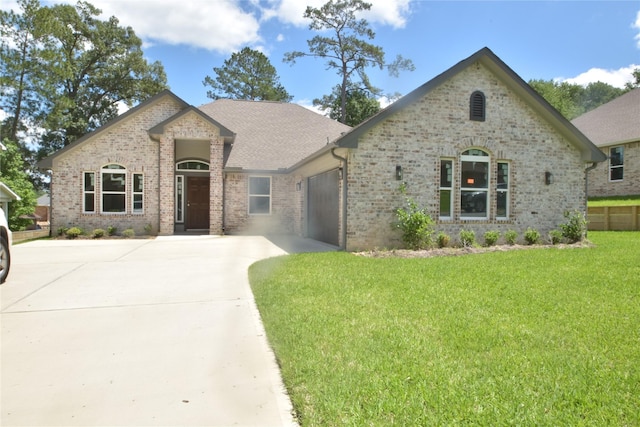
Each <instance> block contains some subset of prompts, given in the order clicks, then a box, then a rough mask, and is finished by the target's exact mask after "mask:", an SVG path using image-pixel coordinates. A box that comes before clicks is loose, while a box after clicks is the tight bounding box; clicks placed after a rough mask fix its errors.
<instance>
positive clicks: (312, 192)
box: [40, 48, 605, 250]
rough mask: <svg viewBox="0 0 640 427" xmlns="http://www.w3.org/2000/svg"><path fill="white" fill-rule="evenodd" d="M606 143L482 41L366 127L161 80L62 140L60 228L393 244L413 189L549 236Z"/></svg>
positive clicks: (55, 180) (504, 226) (459, 218)
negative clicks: (96, 124) (598, 142)
mask: <svg viewBox="0 0 640 427" xmlns="http://www.w3.org/2000/svg"><path fill="white" fill-rule="evenodd" d="M604 160H605V156H604V155H603V154H602V153H601V152H600V150H598V149H597V147H596V146H595V145H593V144H592V143H591V142H590V141H589V140H588V139H587V138H586V137H585V136H584V135H583V134H582V133H580V132H579V131H578V130H577V129H576V128H575V127H574V126H573V125H571V124H570V123H569V122H568V121H567V120H565V119H564V118H563V117H562V116H561V115H560V114H559V113H558V112H557V111H556V110H554V109H553V108H552V107H551V106H550V105H549V104H548V103H547V102H546V101H544V100H543V99H542V98H541V97H540V96H539V95H537V94H536V93H535V92H534V91H533V90H532V89H531V88H530V87H529V86H528V85H527V84H526V82H524V81H523V80H522V79H521V78H520V77H518V76H517V75H516V74H515V73H514V72H513V71H512V70H511V69H510V68H509V67H508V66H506V65H505V64H504V63H503V62H502V61H501V60H500V59H499V58H498V57H497V56H495V54H493V52H491V51H490V50H489V49H487V48H485V49H482V50H480V51H478V52H477V53H475V54H474V55H472V56H471V57H469V58H467V59H465V60H464V61H462V62H460V63H458V64H457V65H455V66H454V67H452V68H451V69H449V70H447V71H446V72H444V73H443V74H441V75H439V76H437V77H436V78H434V79H433V80H431V81H429V82H427V83H426V84H424V85H423V86H421V87H419V88H417V89H416V90H414V91H413V92H411V93H410V94H408V95H406V96H405V97H403V98H402V99H400V100H399V101H397V102H396V103H394V104H392V105H391V106H389V107H387V108H386V109H385V110H383V111H381V112H380V113H378V114H377V115H375V116H373V117H372V118H370V119H369V120H367V121H366V122H364V123H363V124H361V125H360V126H358V127H356V128H353V129H351V128H349V127H347V126H344V125H342V124H340V123H337V122H335V121H333V120H330V119H328V118H326V117H323V116H320V115H318V114H316V113H313V112H311V111H309V110H306V109H304V108H302V107H300V106H297V105H293V104H284V103H275V102H253V101H237V100H217V101H214V102H212V103H210V104H207V105H204V106H202V107H200V108H195V107H192V106H189V105H188V104H186V103H185V102H184V101H182V100H181V99H179V98H178V97H176V96H175V95H173V94H172V93H171V92H168V91H165V92H162V93H160V94H158V95H157V96H155V97H153V98H152V99H150V100H148V101H147V102H144V103H142V104H140V105H139V106H137V107H135V108H133V109H132V110H129V111H128V112H127V113H125V114H123V115H122V116H120V117H118V118H117V119H115V120H114V121H113V122H111V123H109V124H107V125H105V126H103V127H102V128H100V129H98V130H96V131H95V132H93V133H91V134H89V135H87V136H85V137H83V138H82V139H80V140H78V141H76V142H75V143H73V144H71V145H69V146H67V147H65V148H64V149H62V150H60V151H58V152H57V153H54V154H53V155H52V156H50V157H48V158H47V159H45V160H43V161H42V162H41V163H40V166H41V167H42V168H46V169H50V170H52V177H51V207H52V210H51V222H52V228H53V229H56V228H57V227H61V226H67V227H68V226H74V225H75V226H80V227H82V228H85V229H88V230H90V229H92V228H98V227H100V228H106V227H107V226H115V227H117V228H118V229H120V230H122V229H124V228H134V229H136V230H137V231H141V230H142V229H143V228H144V227H145V225H147V224H149V225H151V227H152V228H153V230H154V231H158V232H159V233H160V234H173V233H180V232H184V231H189V230H200V231H202V232H206V233H210V234H220V233H222V232H225V233H240V232H244V233H264V234H269V233H283V232H284V233H295V234H299V235H303V236H307V237H311V238H314V239H317V240H321V241H324V242H328V243H331V244H334V245H337V246H340V247H342V248H344V249H347V250H360V249H372V248H375V247H380V248H382V247H396V246H400V245H401V241H400V235H399V233H398V231H397V230H394V229H393V228H392V226H391V224H392V222H393V221H394V220H395V216H394V210H395V209H396V208H397V207H400V206H401V205H402V204H403V203H404V199H403V196H402V195H401V193H400V192H399V186H400V184H401V183H402V182H404V183H406V187H407V190H408V194H409V195H410V196H411V197H413V198H414V199H416V201H417V202H418V203H419V204H420V205H422V206H426V208H427V210H428V212H429V213H430V214H431V215H432V217H433V218H434V219H435V220H436V228H437V229H438V230H439V231H444V232H447V233H448V234H450V235H451V236H453V237H454V238H457V236H458V233H459V231H460V230H461V229H468V230H474V231H475V232H476V234H477V235H479V236H481V235H482V233H483V232H484V231H487V230H500V231H506V230H508V229H514V230H516V231H518V232H519V233H521V234H522V233H524V231H525V230H526V229H527V228H529V227H531V228H535V229H537V230H538V231H540V232H541V233H543V235H546V233H547V232H548V231H550V230H552V229H555V228H557V227H558V225H559V224H560V223H562V222H563V221H564V220H565V218H564V213H565V212H566V211H570V210H575V209H577V210H580V211H584V210H585V208H586V196H585V185H586V179H585V176H586V172H585V169H586V167H587V166H590V165H591V164H593V163H594V162H600V161H604Z"/></svg>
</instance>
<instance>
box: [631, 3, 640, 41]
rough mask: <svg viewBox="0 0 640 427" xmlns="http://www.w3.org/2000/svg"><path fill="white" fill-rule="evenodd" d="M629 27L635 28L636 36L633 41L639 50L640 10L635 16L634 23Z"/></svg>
mask: <svg viewBox="0 0 640 427" xmlns="http://www.w3.org/2000/svg"><path fill="white" fill-rule="evenodd" d="M631 27H632V28H635V29H636V30H638V34H636V36H635V40H636V43H637V46H638V49H640V10H639V11H638V14H637V15H636V22H634V23H633V24H631Z"/></svg>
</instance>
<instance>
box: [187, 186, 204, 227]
mask: <svg viewBox="0 0 640 427" xmlns="http://www.w3.org/2000/svg"><path fill="white" fill-rule="evenodd" d="M186 213H187V223H186V229H187V230H193V229H201V230H202V229H208V228H209V177H208V176H206V177H201V176H189V177H187V212H186Z"/></svg>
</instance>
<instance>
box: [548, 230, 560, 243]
mask: <svg viewBox="0 0 640 427" xmlns="http://www.w3.org/2000/svg"><path fill="white" fill-rule="evenodd" d="M549 241H550V242H551V244H552V245H557V244H558V243H560V242H561V241H562V231H560V230H551V231H550V232H549Z"/></svg>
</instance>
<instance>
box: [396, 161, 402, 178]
mask: <svg viewBox="0 0 640 427" xmlns="http://www.w3.org/2000/svg"><path fill="white" fill-rule="evenodd" d="M396 181H402V166H400V165H397V166H396Z"/></svg>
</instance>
